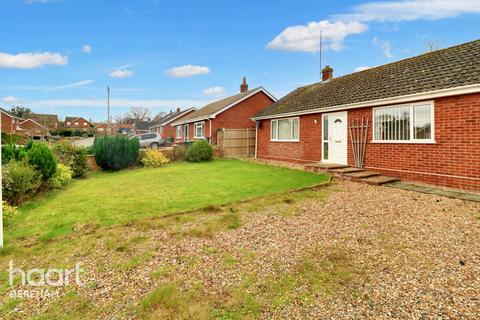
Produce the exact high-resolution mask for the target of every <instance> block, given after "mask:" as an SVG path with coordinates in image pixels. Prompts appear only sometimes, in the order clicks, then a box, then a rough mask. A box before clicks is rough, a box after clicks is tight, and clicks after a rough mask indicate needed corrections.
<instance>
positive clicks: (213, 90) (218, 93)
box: [203, 87, 226, 96]
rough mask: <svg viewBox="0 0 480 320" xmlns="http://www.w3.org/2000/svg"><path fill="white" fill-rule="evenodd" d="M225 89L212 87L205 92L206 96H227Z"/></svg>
mask: <svg viewBox="0 0 480 320" xmlns="http://www.w3.org/2000/svg"><path fill="white" fill-rule="evenodd" d="M225 91H226V90H225V88H223V87H211V88H208V89H205V90H203V95H205V96H222V95H224V94H225Z"/></svg>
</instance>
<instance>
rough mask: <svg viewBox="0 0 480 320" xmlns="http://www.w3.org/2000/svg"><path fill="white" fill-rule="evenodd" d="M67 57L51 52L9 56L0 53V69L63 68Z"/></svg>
mask: <svg viewBox="0 0 480 320" xmlns="http://www.w3.org/2000/svg"><path fill="white" fill-rule="evenodd" d="M67 63H68V57H65V56H62V55H61V54H60V53H52V52H35V53H34V52H26V53H18V54H9V53H5V52H0V68H17V69H35V68H40V67H43V66H45V65H49V64H50V65H59V66H64V65H66V64H67Z"/></svg>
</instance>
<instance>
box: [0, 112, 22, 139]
mask: <svg viewBox="0 0 480 320" xmlns="http://www.w3.org/2000/svg"><path fill="white" fill-rule="evenodd" d="M0 114H1V117H2V127H1V132H2V133H8V134H14V133H18V126H19V124H20V122H21V121H22V119H20V118H18V117H16V116H14V115H13V114H11V113H10V112H8V111H7V110H5V109H3V108H0Z"/></svg>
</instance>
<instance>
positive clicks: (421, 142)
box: [370, 140, 437, 144]
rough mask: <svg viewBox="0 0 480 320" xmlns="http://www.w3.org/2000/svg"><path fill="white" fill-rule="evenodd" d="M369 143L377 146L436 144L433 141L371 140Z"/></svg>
mask: <svg viewBox="0 0 480 320" xmlns="http://www.w3.org/2000/svg"><path fill="white" fill-rule="evenodd" d="M370 143H379V144H436V143H437V142H436V141H435V140H425V141H420V140H418V141H377V140H372V141H370Z"/></svg>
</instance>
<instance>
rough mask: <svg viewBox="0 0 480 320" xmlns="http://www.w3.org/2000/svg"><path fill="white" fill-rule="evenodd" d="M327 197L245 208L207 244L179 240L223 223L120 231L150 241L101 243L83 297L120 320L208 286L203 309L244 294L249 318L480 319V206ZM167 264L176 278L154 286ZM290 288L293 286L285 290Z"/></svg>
mask: <svg viewBox="0 0 480 320" xmlns="http://www.w3.org/2000/svg"><path fill="white" fill-rule="evenodd" d="M327 189H328V190H327V195H326V196H325V199H324V200H322V199H321V198H323V197H324V194H325V190H323V191H322V190H320V191H316V192H314V195H313V197H309V198H308V199H306V200H288V199H285V201H284V202H282V203H281V204H278V203H277V204H265V205H264V206H261V208H259V209H258V210H256V209H255V208H253V209H252V208H250V207H248V210H246V209H245V208H247V207H240V208H239V209H238V210H239V212H240V217H241V227H239V228H238V229H234V230H224V231H220V232H218V233H215V234H213V235H211V236H208V237H195V236H183V237H179V236H178V235H179V234H182V233H181V230H182V228H183V229H185V230H186V229H187V228H189V227H191V224H196V223H199V220H201V219H203V217H205V216H208V215H213V214H214V213H210V214H198V215H197V217H198V218H196V219H197V220H195V221H193V220H192V219H193V218H189V219H188V220H187V219H186V221H189V222H187V223H184V224H181V223H180V221H181V220H175V221H176V222H175V224H174V225H172V226H165V225H163V226H162V228H158V227H156V228H155V227H145V225H142V227H141V228H140V227H139V226H135V225H133V226H131V227H129V229H128V230H127V231H125V230H122V232H121V234H122V239H121V241H123V242H122V243H133V240H132V239H138V237H139V236H141V237H144V238H145V239H148V240H147V241H144V242H141V243H138V244H136V245H135V246H134V247H132V248H128V249H125V248H124V249H122V252H119V250H118V249H117V250H113V251H115V253H114V254H113V253H110V252H112V248H111V247H109V245H108V243H106V242H102V240H101V239H100V240H99V242H98V244H97V245H96V252H95V253H94V254H92V253H91V252H90V253H89V255H88V257H87V260H86V261H85V268H86V270H88V272H87V275H86V276H87V277H88V278H89V281H94V282H95V286H94V287H93V286H86V287H84V288H81V289H80V290H79V295H80V296H82V297H86V298H88V299H89V300H91V301H93V303H94V304H95V305H97V306H101V307H103V308H104V309H107V310H109V313H108V316H109V317H117V318H131V317H135V315H137V314H136V313H135V312H132V301H135V302H134V304H137V303H139V301H140V299H141V298H142V297H145V296H146V295H147V294H148V293H149V292H151V290H152V289H153V288H155V287H156V286H159V285H162V284H164V283H167V282H168V283H176V284H178V287H179V288H181V290H186V291H188V290H191V289H192V288H197V287H198V285H199V284H200V285H201V288H202V290H203V291H202V295H201V299H202V301H207V300H208V299H211V301H215V302H214V304H222V303H225V301H226V300H227V301H229V300H228V299H231V297H232V296H234V297H235V295H234V293H235V292H237V291H235V290H236V289H235V288H246V289H245V292H246V294H250V295H252V296H255V299H256V301H257V303H258V305H260V307H259V309H258V310H257V312H258V313H257V314H254V315H253V316H251V317H250V318H262V319H272V318H274V319H479V318H480V246H479V239H480V221H479V219H478V216H479V214H480V204H478V203H474V202H466V201H463V200H456V199H449V198H444V197H439V196H434V195H427V194H421V193H416V192H411V191H404V190H398V189H393V188H388V187H374V186H369V185H365V184H359V183H353V182H347V181H336V182H335V183H333V184H332V185H331V186H329V187H327ZM230 210H232V209H230ZM247 211H248V212H247ZM173 227H175V228H176V229H175V230H176V232H175V234H176V236H175V235H173V233H172V230H173V229H171V228H173ZM178 228H180V229H178ZM109 232H110V231H109ZM130 240H131V241H130ZM119 241H120V239H119ZM135 243H136V242H135ZM312 253H313V254H314V255H313V256H312ZM77 255H78V253H77ZM305 255H309V256H310V257H313V259H312V260H311V263H313V264H315V263H317V262H319V261H326V263H323V264H321V265H320V266H321V268H323V269H322V272H320V273H309V274H308V277H307V278H304V279H303V282H302V281H300V280H295V279H296V278H295V277H297V276H298V277H300V276H301V274H302V272H303V273H305V268H306V267H305V264H303V265H302V268H299V267H298V266H299V261H302V259H304V257H305ZM144 256H148V257H149V258H148V259H147V260H146V262H144V263H142V264H140V265H139V266H138V267H135V268H133V269H130V270H129V271H121V270H119V269H118V263H119V260H122V261H131V259H132V257H144ZM99 261H101V267H99ZM116 265H117V267H115V266H116ZM166 266H168V270H171V271H172V272H164V274H163V273H162V276H161V277H156V278H155V277H152V273H155V272H156V271H157V272H158V270H164V269H165V267H166ZM307 269H308V268H307ZM165 270H166V269H165ZM314 270H316V269H314ZM307 271H308V270H307ZM285 275H288V276H289V277H290V278H288V277H287V278H285ZM327 276H329V277H327ZM309 277H312V278H318V277H319V278H318V279H320V282H319V283H320V284H321V285H327V286H326V287H327V289H328V292H327V291H319V292H320V293H317V294H314V295H312V294H311V292H309V290H311V289H312V288H313V287H314V286H315V285H316V284H318V283H315V282H312V281H310V280H312V279H310V278H309ZM246 279H250V281H247V282H246ZM281 279H290V280H292V281H294V284H295V285H294V286H293V287H289V285H288V283H283V282H282V284H281V285H278V283H279V282H281V281H282V280H281ZM322 281H323V282H322ZM87 283H88V281H87ZM272 283H273V284H274V286H273V287H272V286H271V285H272ZM271 288H273V289H274V290H273V291H272V289H271ZM232 292H233V293H232ZM119 293H122V294H121V295H119ZM279 294H281V295H282V296H281V297H282V299H283V297H286V298H285V299H283V300H279V299H278V295H279ZM229 297H230V298H229ZM287 298H288V299H287ZM279 301H280V302H279ZM229 303H230V302H227V303H226V305H230V306H231V305H234V306H235V304H234V303H230V304H229ZM191 304H192V306H195V298H194V297H193V296H192V297H191ZM240 305H241V306H240V307H242V306H243V307H242V308H244V304H240ZM38 307H39V306H37V307H36V308H38ZM240 307H239V308H240ZM44 308H46V306H45V305H43V306H42V307H40V309H44ZM44 310H45V309H44ZM241 310H244V309H241ZM178 318H182V317H180V316H179V317H178Z"/></svg>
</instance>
